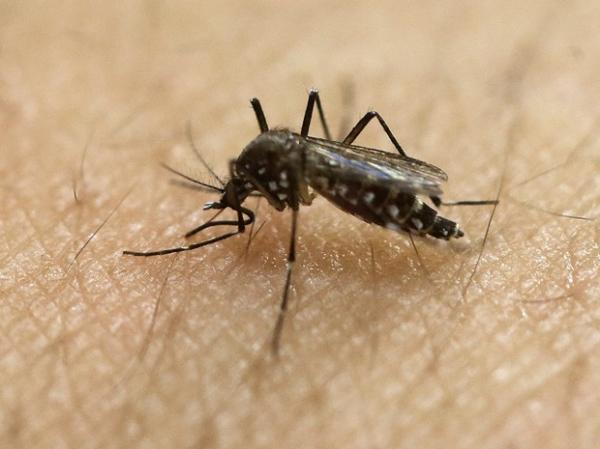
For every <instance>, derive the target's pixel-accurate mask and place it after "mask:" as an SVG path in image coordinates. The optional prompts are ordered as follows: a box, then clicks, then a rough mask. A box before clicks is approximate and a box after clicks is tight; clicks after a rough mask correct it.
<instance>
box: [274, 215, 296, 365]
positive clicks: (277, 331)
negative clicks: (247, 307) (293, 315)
mask: <svg viewBox="0 0 600 449" xmlns="http://www.w3.org/2000/svg"><path fill="white" fill-rule="evenodd" d="M297 223H298V209H292V232H291V235H290V251H289V253H288V259H287V273H286V277H285V286H284V288H283V298H282V299H281V305H280V306H279V314H278V315H277V322H276V323H275V328H274V329H273V339H272V340H271V351H272V353H273V355H274V356H275V357H277V356H278V355H279V342H280V340H281V331H282V330H283V321H284V320H285V314H286V312H287V308H288V298H289V294H290V285H291V283H292V269H293V267H294V262H295V261H296V229H297Z"/></svg>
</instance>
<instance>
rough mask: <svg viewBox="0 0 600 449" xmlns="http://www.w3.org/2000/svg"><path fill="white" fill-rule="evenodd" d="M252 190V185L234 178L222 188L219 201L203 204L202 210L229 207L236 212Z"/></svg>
mask: <svg viewBox="0 0 600 449" xmlns="http://www.w3.org/2000/svg"><path fill="white" fill-rule="evenodd" d="M252 190H253V186H252V184H249V183H247V182H244V180H243V179H241V178H238V177H234V178H232V179H230V180H229V181H227V183H226V184H225V187H223V191H222V196H221V198H220V199H219V201H209V202H207V203H204V206H203V207H202V209H204V210H208V209H226V208H228V207H229V208H231V209H235V210H238V209H239V208H240V206H241V204H242V203H243V202H244V201H245V200H246V198H247V197H248V195H249V194H250V193H251V191H252Z"/></svg>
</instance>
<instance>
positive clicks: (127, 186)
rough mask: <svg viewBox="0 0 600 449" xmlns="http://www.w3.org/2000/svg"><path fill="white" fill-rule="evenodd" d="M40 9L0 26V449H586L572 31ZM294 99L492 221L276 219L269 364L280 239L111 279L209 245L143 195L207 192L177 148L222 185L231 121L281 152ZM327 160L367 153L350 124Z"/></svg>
mask: <svg viewBox="0 0 600 449" xmlns="http://www.w3.org/2000/svg"><path fill="white" fill-rule="evenodd" d="M57 5H58V4H54V3H52V4H47V3H40V2H34V1H25V2H18V3H17V2H12V3H7V4H5V5H3V6H1V7H0V11H1V14H0V17H2V27H0V36H1V38H2V39H1V41H0V42H2V46H1V49H0V62H1V65H0V66H1V67H2V68H1V69H0V124H1V125H2V126H1V128H0V129H1V130H2V133H1V134H0V152H1V158H0V175H1V176H0V229H2V234H3V237H4V238H3V239H2V245H1V246H0V261H1V262H0V299H1V301H0V306H1V308H2V310H1V313H0V320H1V321H0V322H1V324H0V328H1V329H2V334H1V337H2V340H1V343H0V351H1V352H0V379H2V383H1V385H0V442H1V444H0V446H1V447H27V448H35V447H40V448H48V447H80V448H88V447H89V448H95V447H103V448H106V447H160V448H170V447H172V448H187V447H190V448H212V447H227V448H237V447H240V448H241V447H286V448H290V447H316V448H321V447H322V448H326V447H345V448H389V447H396V448H403V447H406V448H413V447H427V448H442V447H444V448H445V447H456V448H481V447H485V448H510V447H519V448H520V447H528V448H529V447H531V448H538V447H544V448H567V447H577V448H586V447H590V448H591V447H595V444H596V443H597V441H598V440H599V438H600V430H599V429H600V418H599V417H598V414H597V409H598V405H599V402H600V393H599V391H600V390H599V389H598V385H599V383H600V377H599V374H598V373H599V372H600V356H599V355H598V350H597V349H598V344H599V342H600V329H599V327H598V319H599V318H600V307H599V306H598V298H600V280H599V271H600V263H599V262H598V261H599V260H600V246H599V243H598V242H599V241H600V239H599V227H598V221H597V220H583V219H579V218H568V217H561V216H558V215H560V214H569V215H573V216H577V217H587V218H591V219H595V217H598V215H599V214H600V211H599V208H598V173H599V159H598V145H599V143H598V142H599V137H600V136H599V132H598V126H597V118H598V116H599V114H600V111H599V110H598V106H597V98H599V94H600V92H599V89H600V88H599V87H598V85H597V83H594V82H593V81H594V80H595V79H596V77H597V73H598V67H597V64H598V63H597V61H596V59H597V58H594V57H593V55H594V54H598V50H599V47H600V39H599V38H598V37H597V33H596V32H595V30H596V26H597V23H598V20H599V19H600V11H599V9H598V8H595V9H594V8H593V7H592V6H590V5H591V4H590V3H589V2H583V1H581V2H574V3H572V4H571V5H569V6H568V7H566V6H562V4H561V3H551V2H548V1H537V2H528V3H527V4H523V3H522V2H516V1H515V2H511V1H509V2H503V3H502V5H501V7H500V6H499V5H498V3H497V2H477V3H468V2H453V3H452V6H447V7H440V6H439V5H438V4H437V3H435V2H431V3H428V2H400V3H398V2H393V1H389V2H387V1H386V2H383V3H381V4H378V6H376V7H373V6H372V5H368V4H366V3H359V2H357V3H351V4H350V3H348V2H342V1H330V2H316V1H315V2H313V1H309V2H302V3H301V4H298V3H297V2H289V4H288V3H287V2H284V3H275V2H273V3H271V2H267V1H264V2H263V1H261V2H242V1H237V2H236V1H232V2H224V3H219V4H217V3H215V2H204V3H199V4H195V3H189V4H188V3H183V2H181V3H172V2H168V3H167V2H160V1H152V2H142V1H139V2H135V1H134V2H126V3H125V4H122V2H121V3H119V2H105V3H103V4H102V5H101V6H93V5H92V4H91V3H90V4H87V3H84V2H75V1H73V2H67V3H63V4H61V6H60V7H58V6H57ZM313 86H314V87H317V88H319V90H320V92H321V99H322V101H323V107H324V109H325V114H326V116H327V118H328V120H329V125H330V126H331V128H332V131H333V133H334V134H339V133H338V132H337V131H338V129H340V128H343V129H346V130H347V129H348V128H349V127H350V126H351V125H352V124H353V123H354V122H356V120H358V119H359V118H360V117H361V116H362V115H363V114H364V112H366V111H367V110H369V109H370V108H372V109H376V110H377V111H378V112H379V113H381V115H382V116H383V117H384V118H385V120H386V121H387V123H388V124H389V125H390V127H391V129H392V131H393V132H394V134H395V135H396V137H397V138H398V140H399V141H400V143H401V144H402V146H403V147H404V148H405V149H406V151H407V153H408V154H409V155H410V156H412V157H416V158H419V159H423V160H425V161H428V162H430V163H433V164H435V165H437V166H439V167H441V168H443V169H444V170H445V171H446V172H447V173H448V175H449V182H448V184H447V185H446V186H445V197H444V199H445V200H448V201H451V200H472V199H494V198H495V197H496V196H497V195H499V199H500V205H499V207H498V208H497V209H496V210H495V212H494V215H493V220H492V221H491V224H490V215H491V213H492V210H493V209H492V207H489V206H488V207H447V208H442V211H441V213H442V215H444V216H446V217H448V218H451V219H453V220H456V221H457V222H459V223H460V224H461V227H462V229H464V230H465V233H466V236H465V237H464V238H462V239H460V240H456V241H453V242H450V243H447V242H437V241H433V240H432V239H421V238H415V240H414V247H413V244H412V243H411V241H410V239H409V238H408V236H407V235H403V234H396V233H393V232H390V231H387V230H385V229H379V228H377V227H374V226H369V225H367V224H365V223H362V222H360V221H359V220H357V219H356V218H354V217H351V216H349V215H346V214H344V213H342V212H341V211H339V210H337V209H336V208H335V207H333V206H332V205H330V204H328V203H327V201H326V200H324V199H323V198H317V199H316V200H315V201H314V203H313V205H312V206H310V207H304V208H301V210H300V213H299V222H298V223H299V227H298V242H297V262H296V264H295V267H294V273H293V280H292V282H293V287H292V291H291V297H290V305H289V313H288V315H287V318H286V322H285V327H284V329H283V333H282V341H281V356H280V358H279V360H278V361H274V360H273V359H272V357H271V356H270V354H269V340H270V336H271V332H272V330H273V326H274V324H275V320H276V316H277V308H278V306H279V301H280V300H281V293H282V288H283V283H284V281H285V270H286V256H287V251H288V246H289V233H290V223H291V214H290V213H289V211H285V212H283V213H281V212H277V211H275V210H273V209H272V208H270V207H269V206H268V204H267V203H266V202H265V201H264V200H263V201H261V202H260V203H257V199H256V198H250V199H248V200H247V201H246V203H245V206H247V207H249V208H252V209H254V210H255V212H256V215H257V217H258V218H257V223H256V225H255V227H254V237H253V239H252V241H251V242H250V244H249V243H248V235H249V233H248V232H247V233H246V234H244V235H242V236H239V237H236V238H233V239H229V240H226V241H223V242H219V243H217V244H215V245H212V246H208V247H205V248H201V249H199V250H197V251H193V252H188V253H182V254H175V255H168V256H164V257H153V258H145V259H143V258H134V257H126V256H123V255H122V254H121V253H122V251H123V250H125V249H127V250H153V249H162V248H167V247H171V246H176V245H179V244H182V243H184V242H185V240H184V239H183V238H182V236H183V234H185V233H186V232H187V231H189V230H190V229H192V228H194V227H195V226H198V225H199V224H201V223H203V222H204V221H206V220H208V219H209V218H210V217H211V216H212V213H213V212H211V211H202V207H201V206H202V205H203V204H204V203H205V202H206V201H211V200H216V199H218V198H217V196H215V195H210V194H208V193H202V192H193V191H189V190H186V189H182V188H180V187H179V186H177V185H174V184H173V183H171V182H170V181H169V180H170V179H172V176H171V175H170V174H169V173H168V172H166V171H165V170H163V169H162V168H161V167H160V163H161V162H166V163H168V164H169V165H170V166H173V167H175V168H176V169H177V170H181V171H182V172H184V173H186V174H188V175H190V176H193V177H196V178H198V179H200V180H202V181H205V182H214V180H212V179H211V176H210V174H209V173H208V172H207V170H206V169H205V168H204V167H203V166H202V164H201V163H200V162H199V160H198V159H197V157H196V156H195V155H194V152H193V150H192V149H191V147H190V144H189V140H188V138H187V137H186V123H188V122H190V123H191V124H192V125H193V134H194V142H195V144H196V146H197V148H198V150H199V151H200V152H201V153H202V155H203V157H205V158H206V159H207V160H208V162H209V163H210V164H211V167H213V168H214V169H215V171H216V173H218V174H219V175H220V176H224V175H226V174H227V163H228V160H229V159H231V158H234V157H236V156H237V155H238V154H239V152H240V151H241V149H242V148H243V147H244V145H246V143H248V142H249V141H250V140H251V139H252V138H254V137H255V136H256V134H257V133H258V127H257V125H256V121H255V118H254V114H253V112H252V109H251V108H250V106H249V103H248V100H249V99H250V98H251V97H254V96H256V97H259V98H260V99H261V102H262V104H263V107H264V109H265V114H266V117H267V120H268V122H269V125H270V126H272V127H274V126H277V125H282V126H289V127H291V128H293V129H294V130H296V131H298V130H299V127H300V124H301V122H302V113H303V112H304V107H305V104H306V95H307V89H308V88H310V87H313ZM311 133H314V134H315V135H317V136H321V135H322V130H321V129H320V126H319V124H318V121H316V120H315V121H314V122H313V125H312V127H311ZM357 143H359V144H364V145H369V146H374V147H380V148H384V149H390V150H391V145H390V144H389V142H388V140H387V139H386V137H385V135H384V133H383V131H382V130H381V129H380V128H379V127H378V126H377V124H375V123H373V124H370V125H369V126H368V128H367V130H366V131H365V135H361V137H360V138H359V139H358V141H357ZM225 214H226V213H224V214H223V217H224V218H233V215H232V214H230V215H227V216H226V217H225ZM488 225H489V232H488V234H487V240H486V243H485V247H484V249H483V251H482V244H483V240H484V236H485V235H486V229H487V227H488ZM220 232H223V231H219V230H218V229H211V230H207V231H206V234H205V235H204V236H202V235H201V236H199V237H198V238H207V237H211V236H216V235H218V234H219V233H220ZM415 247H416V249H417V251H418V256H417V253H416V252H415Z"/></svg>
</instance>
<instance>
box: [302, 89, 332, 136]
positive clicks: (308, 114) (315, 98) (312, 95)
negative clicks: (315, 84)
mask: <svg viewBox="0 0 600 449" xmlns="http://www.w3.org/2000/svg"><path fill="white" fill-rule="evenodd" d="M315 103H317V111H318V112H319V119H320V120H321V126H322V127H323V132H324V133H325V138H326V139H327V140H331V133H330V132H329V127H328V126H327V120H325V113H324V112H323V106H322V105H321V98H319V91H318V90H316V89H311V90H310V92H309V93H308V102H307V103H306V110H305V111H304V120H302V130H301V131H300V135H302V136H303V137H306V136H308V131H309V129H310V122H311V120H312V114H313V109H314V107H315Z"/></svg>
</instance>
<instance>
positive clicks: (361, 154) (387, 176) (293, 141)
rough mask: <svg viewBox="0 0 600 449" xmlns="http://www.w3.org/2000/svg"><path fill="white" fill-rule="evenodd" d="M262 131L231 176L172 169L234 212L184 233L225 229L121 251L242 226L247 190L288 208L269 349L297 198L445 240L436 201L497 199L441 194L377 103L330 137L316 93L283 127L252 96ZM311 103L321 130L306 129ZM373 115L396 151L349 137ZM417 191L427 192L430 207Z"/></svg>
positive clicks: (436, 173) (437, 172) (286, 292)
mask: <svg viewBox="0 0 600 449" xmlns="http://www.w3.org/2000/svg"><path fill="white" fill-rule="evenodd" d="M250 103H251V105H252V108H253V110H254V113H255V115H256V120H257V121H258V126H259V128H260V134H259V135H258V136H257V137H256V138H255V139H254V140H252V141H251V142H250V143H249V144H248V145H246V147H245V148H244V149H243V150H242V152H241V154H240V155H239V157H238V158H237V159H234V160H231V161H230V163H229V175H230V176H229V180H227V182H225V181H222V180H221V178H219V177H218V176H217V175H216V173H214V172H213V171H212V169H210V167H209V166H208V165H207V164H206V163H205V161H204V160H203V159H202V157H201V156H200V155H199V152H198V151H197V150H196V148H195V147H194V151H195V152H196V153H197V154H198V155H199V156H200V158H201V161H202V163H203V164H204V165H205V167H206V168H207V169H208V170H209V171H210V173H211V174H212V175H213V176H214V178H215V179H216V180H218V181H219V182H220V183H221V187H217V186H213V185H210V184H206V183H202V182H200V181H197V180H195V179H193V178H190V177H188V176H186V175H184V174H182V173H180V172H178V171H176V170H173V169H171V168H170V167H166V168H167V169H168V170H170V171H171V172H173V173H175V174H177V175H179V176H182V177H183V178H185V179H186V180H188V181H190V182H192V183H193V184H194V186H195V187H196V188H197V189H199V190H208V191H212V192H217V193H219V194H220V195H221V198H220V199H219V200H218V201H210V202H207V203H206V204H205V205H204V207H203V209H204V210H209V209H216V210H218V211H219V212H218V213H217V215H219V214H220V213H221V212H222V211H223V210H225V209H231V210H233V211H234V212H235V214H236V219H235V220H214V218H216V215H215V216H213V218H212V219H211V220H209V221H208V222H206V223H204V224H202V225H200V226H198V227H196V228H194V229H192V230H191V231H189V232H188V233H186V234H185V237H186V238H187V237H191V236H193V235H195V234H197V233H199V232H201V231H203V230H205V229H207V228H209V227H214V226H219V227H221V226H222V227H228V226H230V227H233V228H235V229H234V230H232V231H229V232H225V233H223V234H221V235H218V236H216V237H213V238H209V239H206V240H203V241H200V242H197V243H192V244H190V245H186V246H178V247H174V248H168V249H162V250H157V251H145V252H140V251H124V252H123V254H126V255H130V256H143V257H149V256H161V255H165V254H171V253H178V252H182V251H191V250H194V249H197V248H201V247H203V246H207V245H212V244H213V243H217V242H219V241H221V240H225V239H228V238H230V237H234V236H236V235H238V234H242V233H244V232H245V230H246V227H247V226H249V225H252V224H253V223H254V221H255V214H254V212H253V211H252V210H250V209H248V208H246V207H244V206H243V204H244V202H245V200H246V199H247V198H248V197H250V196H260V197H264V198H265V199H266V200H267V201H268V203H269V204H270V205H271V206H272V207H273V208H275V209H276V210H278V211H283V210H284V209H286V208H287V207H289V208H290V209H291V219H292V223H291V233H290V242H289V251H288V256H287V270H286V277H285V284H284V288H283V294H282V298H281V302H280V306H279V311H278V316H277V321H276V323H275V326H274V329H273V334H272V338H271V350H272V353H273V354H274V355H275V356H277V355H278V353H279V346H280V340H281V333H282V329H283V323H284V319H285V315H286V312H287V309H288V301H289V296H290V286H291V282H292V271H293V267H294V263H295V261H296V233H297V223H298V210H299V209H300V205H305V206H309V205H310V204H311V203H312V201H313V199H314V198H315V197H316V196H317V194H318V195H321V196H323V197H325V198H326V199H327V200H328V201H330V202H331V203H333V204H334V205H335V206H337V207H338V208H340V209H341V210H343V211H344V212H348V213H350V214H352V215H354V216H356V217H358V218H360V219H362V220H364V221H366V222H367V223H372V224H376V225H379V226H383V227H385V228H387V229H390V230H392V231H398V232H407V233H410V234H417V235H420V236H430V237H433V238H436V239H444V240H450V239H453V238H459V237H462V236H463V235H464V233H463V231H462V230H461V229H460V227H459V225H458V224H457V223H455V222H454V221H452V220H449V219H447V218H444V217H442V216H441V215H438V213H437V211H436V209H435V208H438V207H440V206H442V205H449V206H454V205H490V204H497V201H495V200H481V201H457V202H452V203H444V202H442V200H441V196H442V189H441V185H442V184H443V183H444V182H446V181H447V179H448V176H447V175H446V173H445V172H444V171H443V170H441V169H439V168H438V167H436V166H434V165H431V164H429V163H427V162H423V161H420V160H418V159H414V158H411V157H409V156H407V155H406V152H405V151H404V150H403V149H402V147H401V146H400V144H399V143H398V141H397V139H396V137H394V134H393V133H392V131H391V130H390V128H389V126H388V125H387V124H386V122H385V121H384V119H383V118H382V117H381V115H380V114H379V113H377V112H376V111H370V112H367V113H366V114H365V115H364V116H363V117H362V118H361V119H360V120H359V121H358V122H357V123H356V125H355V126H354V127H353V128H352V130H351V131H350V133H349V134H348V135H347V136H346V137H345V138H344V139H343V140H339V141H337V140H333V139H332V137H331V134H330V132H329V127H328V126H327V121H326V120H325V114H324V112H323V107H322V104H321V100H320V98H319V93H318V91H317V90H311V91H310V92H309V94H308V102H307V105H306V110H305V112H304V119H303V121H302V128H301V131H300V133H299V134H298V133H296V132H293V131H291V130H289V129H286V128H276V129H269V126H268V125H267V120H266V118H265V114H264V112H263V109H262V106H261V103H260V101H259V100H258V99H257V98H253V99H252V100H251V101H250ZM315 105H316V108H317V111H318V114H319V119H320V122H321V126H322V128H323V132H324V134H325V138H317V137H312V136H310V135H309V132H310V125H311V121H312V117H313V111H314V109H315ZM374 118H376V119H377V121H378V122H379V124H380V125H381V127H382V128H383V130H384V132H385V133H386V135H387V137H388V138H389V140H390V141H391V142H392V144H393V146H394V147H395V149H396V151H397V154H395V153H390V152H387V151H382V150H379V149H376V148H368V147H363V146H358V145H354V144H353V142H354V141H355V140H356V138H357V137H358V136H359V135H360V133H361V132H362V131H363V130H364V129H365V127H366V126H367V124H368V123H369V122H371V120H372V119H374ZM419 196H425V197H429V198H430V200H431V202H432V203H433V206H434V207H431V206H429V205H428V204H426V203H425V202H424V200H423V199H421V198H420V197H419Z"/></svg>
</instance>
